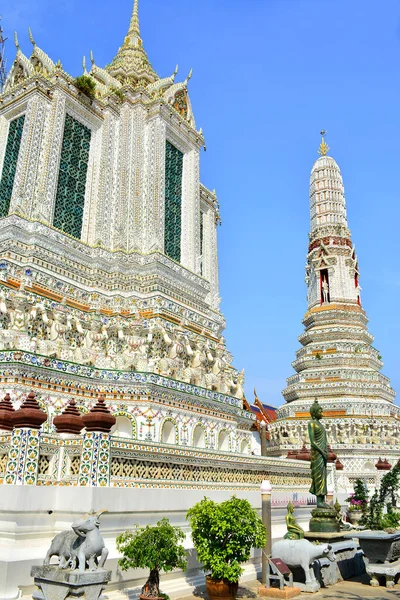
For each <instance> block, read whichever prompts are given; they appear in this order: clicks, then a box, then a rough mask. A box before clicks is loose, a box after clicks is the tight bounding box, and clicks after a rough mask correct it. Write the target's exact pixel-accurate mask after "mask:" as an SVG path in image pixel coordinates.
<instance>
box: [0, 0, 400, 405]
mask: <svg viewBox="0 0 400 600" xmlns="http://www.w3.org/2000/svg"><path fill="white" fill-rule="evenodd" d="M0 10H1V13H2V16H3V26H4V28H5V33H6V34H7V35H8V36H9V37H10V38H12V32H13V30H14V29H17V30H18V32H19V38H20V44H21V47H22V49H23V50H24V51H25V52H26V53H29V51H30V44H29V40H28V35H27V27H28V26H31V28H32V30H33V33H34V37H35V39H36V41H37V43H38V45H39V46H40V47H42V48H43V49H44V50H45V51H46V52H47V53H48V54H49V55H50V56H51V57H52V58H53V59H54V60H57V59H58V58H60V59H61V61H62V63H63V66H64V69H65V70H66V71H68V72H69V73H71V74H72V75H78V74H80V73H81V62H82V55H83V54H86V55H87V56H88V55H89V51H90V49H93V51H94V55H95V59H96V62H97V64H99V65H105V64H106V63H108V62H110V61H111V59H112V57H113V56H114V55H115V53H116V51H117V49H118V47H119V46H120V45H121V43H122V41H123V38H124V35H125V34H126V30H127V27H128V23H129V18H130V13H131V0H117V1H116V2H106V1H105V0H96V1H94V0H87V1H86V2H78V1H77V0H68V2H67V1H66V0H59V1H58V2H57V3H54V1H53V0H29V1H25V0H23V1H20V0H13V1H11V0H8V1H6V2H5V3H3V6H2V8H1V9H0ZM140 19H141V29H142V37H143V40H144V45H145V48H146V50H147V52H148V54H149V57H150V59H151V61H152V64H153V66H154V68H155V69H156V70H157V72H158V73H159V75H160V76H167V75H169V74H170V73H171V72H172V71H173V70H174V68H175V64H176V63H179V66H180V73H179V75H180V77H181V78H182V79H183V78H184V77H185V76H186V75H187V73H188V71H189V69H190V68H191V67H193V70H194V75H193V78H192V80H191V82H190V95H191V100H192V104H193V108H194V113H195V118H196V122H197V126H198V127H202V128H203V130H204V133H205V137H206V142H207V152H206V153H203V155H202V181H203V182H204V184H205V185H207V186H208V187H210V188H214V187H215V188H216V189H217V192H218V195H219V199H220V202H221V206H222V218H223V226H222V227H221V228H220V230H219V251H220V278H221V295H222V298H223V304H222V309H223V311H224V314H225V316H226V319H227V324H228V327H227V330H226V338H227V341H228V347H229V349H230V350H231V351H232V352H233V354H234V357H235V365H236V366H237V367H238V368H239V369H242V368H245V370H246V379H247V392H248V397H249V398H251V396H252V389H253V387H254V386H256V387H257V390H258V392H259V396H260V397H261V398H262V399H263V400H264V401H265V402H269V403H271V404H274V405H279V404H281V403H282V396H281V394H280V392H281V390H282V389H283V387H284V386H285V379H286V377H288V376H289V375H291V374H292V373H293V371H292V367H291V362H292V360H294V357H295V351H296V349H297V348H298V347H299V343H298V342H297V336H298V335H299V334H300V333H301V332H302V329H303V327H302V324H301V320H302V317H303V315H304V312H305V310H306V288H305V284H304V266H305V261H306V251H307V236H308V229H309V204H308V202H309V199H308V184H309V173H310V170H311V167H312V164H313V162H314V160H315V159H316V158H317V148H318V145H319V141H320V140H319V131H320V130H321V129H323V128H324V129H327V130H328V138H327V141H328V143H329V145H330V147H331V152H330V154H331V155H332V156H334V158H335V159H336V160H337V162H338V164H339V166H340V167H341V170H342V174H343V177H344V184H345V190H346V198H347V208H348V218H349V226H350V229H351V231H352V235H353V241H354V243H355V244H356V247H357V252H358V256H359V262H360V269H361V281H360V283H361V286H362V288H363V304H364V308H365V309H366V311H367V314H368V316H369V318H370V331H371V333H372V334H373V335H374V336H375V346H376V347H377V348H378V349H379V350H380V353H381V355H382V356H383V360H384V362H385V367H384V369H383V372H384V373H385V374H386V375H388V376H389V377H390V378H391V380H392V385H393V387H394V388H395V389H396V390H400V369H399V366H400V365H399V344H400V320H399V308H400V301H399V294H400V267H399V261H398V254H399V251H398V245H397V241H398V239H399V232H398V229H399V223H400V208H399V199H400V194H399V165H400V150H399V138H400V135H399V133H400V131H399V130H400V122H399V113H400V93H399V92H400V78H399V70H400V2H399V1H398V0H384V2H376V0H246V1H243V0H240V1H239V0H197V1H194V0H191V1H189V2H188V1H187V0H168V2H166V1H165V0H140ZM7 55H8V58H9V64H11V63H12V60H13V58H14V46H13V44H12V41H11V39H10V41H9V43H8V47H7Z"/></svg>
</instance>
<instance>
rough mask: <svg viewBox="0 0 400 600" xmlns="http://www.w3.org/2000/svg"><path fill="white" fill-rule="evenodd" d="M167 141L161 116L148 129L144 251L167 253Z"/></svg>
mask: <svg viewBox="0 0 400 600" xmlns="http://www.w3.org/2000/svg"><path fill="white" fill-rule="evenodd" d="M165 138H166V124H165V122H164V121H163V119H162V118H161V117H160V116H159V115H157V116H153V117H151V118H150V119H149V120H148V121H147V122H146V125H145V142H144V147H145V163H144V170H143V173H144V176H143V186H144V206H145V207H146V208H145V210H144V212H143V235H144V236H145V237H144V251H145V252H151V251H153V252H154V251H159V252H164V223H165V218H164V210H165V209H164V206H165Z"/></svg>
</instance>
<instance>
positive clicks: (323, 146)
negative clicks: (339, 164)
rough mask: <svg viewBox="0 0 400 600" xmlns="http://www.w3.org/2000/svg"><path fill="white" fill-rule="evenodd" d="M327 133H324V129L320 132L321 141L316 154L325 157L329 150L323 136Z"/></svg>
mask: <svg viewBox="0 0 400 600" xmlns="http://www.w3.org/2000/svg"><path fill="white" fill-rule="evenodd" d="M327 133H328V132H327V131H325V130H324V129H323V130H322V131H321V135H322V140H321V143H320V145H319V148H318V154H319V155H320V156H326V155H327V154H328V152H329V150H330V148H329V146H328V144H327V143H326V142H325V136H326V134H327Z"/></svg>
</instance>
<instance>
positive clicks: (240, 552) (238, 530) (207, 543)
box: [187, 496, 267, 583]
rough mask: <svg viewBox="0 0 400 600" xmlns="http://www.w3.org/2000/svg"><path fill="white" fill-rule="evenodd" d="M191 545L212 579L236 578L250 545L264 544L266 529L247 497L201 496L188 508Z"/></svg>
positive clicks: (261, 546) (245, 559) (240, 571)
mask: <svg viewBox="0 0 400 600" xmlns="http://www.w3.org/2000/svg"><path fill="white" fill-rule="evenodd" d="M187 518H188V519H189V521H190V526H191V528H192V538H193V543H194V547H195V548H196V550H197V555H198V558H199V560H200V562H202V563H203V569H204V571H209V572H210V574H211V578H212V579H216V580H220V579H225V580H227V581H230V582H232V583H234V582H237V581H239V578H240V575H241V574H242V572H243V569H242V567H241V566H240V565H241V564H242V563H244V562H246V561H247V560H249V558H250V552H251V549H252V548H263V547H264V546H265V544H266V539H267V535H266V530H265V527H264V525H263V524H262V521H261V519H260V517H259V516H258V515H257V513H256V512H255V510H254V509H253V508H252V506H251V504H250V503H249V502H248V501H247V500H241V499H239V498H236V497H235V496H233V498H231V499H230V500H227V501H225V502H221V503H219V504H218V503H216V502H213V501H212V500H210V499H209V498H204V499H203V500H202V501H201V502H198V503H197V504H195V505H194V506H193V507H192V508H191V509H189V510H188V513H187Z"/></svg>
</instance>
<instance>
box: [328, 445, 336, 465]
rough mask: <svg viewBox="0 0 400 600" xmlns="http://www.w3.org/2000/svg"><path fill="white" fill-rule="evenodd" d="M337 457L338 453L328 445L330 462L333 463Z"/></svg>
mask: <svg viewBox="0 0 400 600" xmlns="http://www.w3.org/2000/svg"><path fill="white" fill-rule="evenodd" d="M336 459H337V455H336V454H335V453H334V452H333V450H332V448H331V447H330V446H328V462H330V463H333V462H335V460H336Z"/></svg>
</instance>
